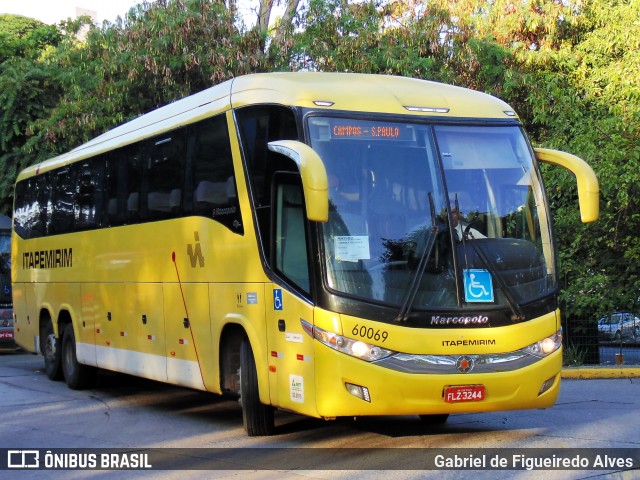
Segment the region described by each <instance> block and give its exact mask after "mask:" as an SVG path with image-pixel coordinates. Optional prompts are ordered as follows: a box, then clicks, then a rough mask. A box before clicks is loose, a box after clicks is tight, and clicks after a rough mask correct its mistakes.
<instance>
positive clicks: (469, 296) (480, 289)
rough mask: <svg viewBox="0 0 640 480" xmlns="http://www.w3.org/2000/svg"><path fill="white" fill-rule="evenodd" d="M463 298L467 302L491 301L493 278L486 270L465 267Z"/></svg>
mask: <svg viewBox="0 0 640 480" xmlns="http://www.w3.org/2000/svg"><path fill="white" fill-rule="evenodd" d="M463 277H464V299H465V301H467V302H493V280H492V278H491V274H490V273H489V271H488V270H482V269H474V268H470V269H465V270H464V271H463Z"/></svg>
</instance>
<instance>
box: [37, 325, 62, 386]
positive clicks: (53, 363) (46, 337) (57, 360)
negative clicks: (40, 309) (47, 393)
mask: <svg viewBox="0 0 640 480" xmlns="http://www.w3.org/2000/svg"><path fill="white" fill-rule="evenodd" d="M60 347H61V345H60V339H59V338H56V334H55V332H54V331H53V323H52V322H51V318H49V316H47V317H46V318H43V319H42V323H41V324H40V352H41V353H42V356H43V357H44V371H45V373H46V374H47V377H48V378H49V380H62V362H61V357H60Z"/></svg>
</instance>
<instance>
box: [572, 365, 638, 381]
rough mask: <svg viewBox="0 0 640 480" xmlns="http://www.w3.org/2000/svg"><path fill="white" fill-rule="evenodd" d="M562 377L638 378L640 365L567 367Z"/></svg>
mask: <svg viewBox="0 0 640 480" xmlns="http://www.w3.org/2000/svg"><path fill="white" fill-rule="evenodd" d="M561 376H562V378H571V379H595V378H640V367H623V366H620V367H569V368H563V369H562V372H561Z"/></svg>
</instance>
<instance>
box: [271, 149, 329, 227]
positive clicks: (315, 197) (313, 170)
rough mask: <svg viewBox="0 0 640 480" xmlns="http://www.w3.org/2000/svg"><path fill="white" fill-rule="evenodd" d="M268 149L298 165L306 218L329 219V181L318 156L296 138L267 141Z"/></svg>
mask: <svg viewBox="0 0 640 480" xmlns="http://www.w3.org/2000/svg"><path fill="white" fill-rule="evenodd" d="M269 150H271V151H272V152H275V153H279V154H281V155H284V156H285V157H287V158H290V159H291V160H293V161H294V162H295V163H296V165H297V166H298V170H299V171H300V176H301V177H302V189H303V191H304V200H305V204H306V207H307V218H308V219H309V220H312V221H315V222H327V221H328V220H329V182H328V180H327V170H326V168H325V167H324V163H322V160H321V159H320V156H319V155H318V154H317V153H316V152H315V150H313V149H312V148H311V147H310V146H309V145H307V144H304V143H302V142H298V141H296V140H277V141H273V142H269Z"/></svg>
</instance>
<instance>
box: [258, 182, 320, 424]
mask: <svg viewBox="0 0 640 480" xmlns="http://www.w3.org/2000/svg"><path fill="white" fill-rule="evenodd" d="M282 178H283V179H280V180H278V181H276V182H275V187H274V199H273V203H272V205H273V206H274V217H273V230H272V234H273V239H272V254H271V256H272V265H273V267H274V269H275V270H276V273H277V274H278V275H279V276H280V277H282V278H284V279H286V282H282V284H280V283H273V284H269V286H268V287H267V292H265V296H266V298H267V299H269V298H270V300H267V302H268V303H267V337H268V342H269V355H270V358H269V372H270V380H271V381H270V394H271V401H272V403H273V404H274V405H278V406H280V407H282V408H287V409H290V410H294V411H296V412H300V413H305V414H309V415H317V414H316V413H315V412H316V406H315V400H314V399H315V378H314V360H313V340H312V338H311V337H310V336H309V335H308V334H307V333H305V331H304V330H303V322H305V323H306V324H310V325H313V305H312V304H311V302H309V301H308V300H307V299H306V297H308V292H309V290H310V274H309V258H308V241H307V229H306V225H305V224H306V219H305V210H304V202H303V194H302V187H301V185H300V180H299V176H297V175H286V176H283V177H282ZM269 290H270V291H269Z"/></svg>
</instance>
